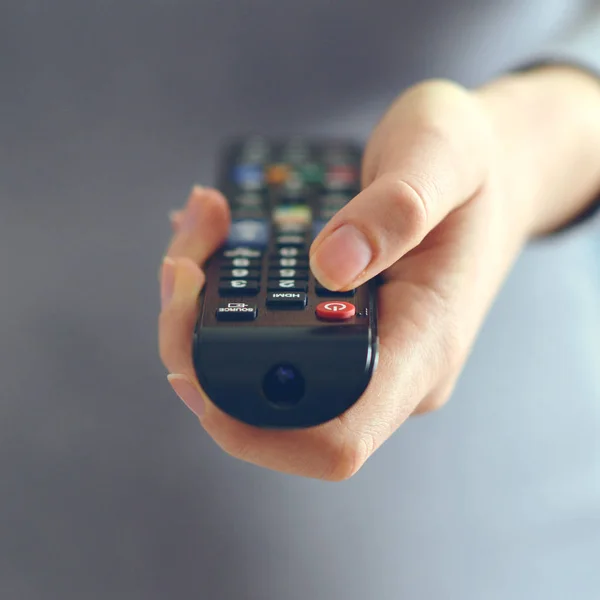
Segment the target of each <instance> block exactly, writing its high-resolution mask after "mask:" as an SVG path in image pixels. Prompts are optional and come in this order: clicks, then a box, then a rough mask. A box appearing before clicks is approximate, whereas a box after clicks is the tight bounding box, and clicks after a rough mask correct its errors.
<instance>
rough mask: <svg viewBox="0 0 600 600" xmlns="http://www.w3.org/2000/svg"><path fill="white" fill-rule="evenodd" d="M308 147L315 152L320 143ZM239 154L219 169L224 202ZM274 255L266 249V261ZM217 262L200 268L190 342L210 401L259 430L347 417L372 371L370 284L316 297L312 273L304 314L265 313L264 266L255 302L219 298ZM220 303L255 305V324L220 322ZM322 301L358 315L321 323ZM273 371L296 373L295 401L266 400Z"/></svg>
mask: <svg viewBox="0 0 600 600" xmlns="http://www.w3.org/2000/svg"><path fill="white" fill-rule="evenodd" d="M311 145H312V146H313V147H314V146H315V145H316V146H317V147H320V146H321V145H322V142H317V143H315V142H312V144H311ZM238 149H239V143H233V144H229V145H228V146H227V148H226V151H225V156H224V159H223V160H222V164H221V168H222V173H221V185H220V187H221V189H222V190H223V191H224V193H225V194H226V197H228V198H229V197H230V196H229V194H232V193H235V190H234V189H232V188H231V183H230V182H229V180H228V173H229V170H230V168H231V166H232V164H233V162H234V160H235V156H236V153H237V152H238ZM271 244H273V241H271ZM273 250H274V246H272V245H270V246H269V248H268V250H267V252H266V254H265V255H266V256H268V255H269V254H270V253H271V252H272V251H273ZM265 260H266V259H265ZM221 263H222V255H221V254H220V253H217V254H216V255H215V256H214V257H212V258H211V259H210V260H209V261H208V263H207V264H206V265H205V271H206V285H205V287H204V289H203V291H202V293H201V295H200V298H199V317H198V323H197V327H196V331H195V334H194V338H193V359H194V366H195V370H196V373H197V376H198V380H199V382H200V384H201V385H202V387H203V389H204V390H205V392H206V393H207V395H208V396H209V398H210V399H211V401H212V402H213V403H214V404H215V405H216V406H217V407H219V408H220V409H221V410H222V411H224V412H225V413H227V414H228V415H230V416H231V417H233V418H235V419H238V420H239V421H242V422H244V423H247V424H249V425H253V426H257V427H263V428H279V429H282V428H285V429H294V428H306V427H312V426H316V425H320V424H322V423H325V422H327V421H330V420H332V419H334V418H336V417H338V416H340V415H341V414H343V413H344V412H345V411H347V410H348V409H349V408H350V407H351V406H352V405H353V404H354V403H355V402H356V401H357V400H358V399H359V398H360V397H361V395H362V394H363V393H364V391H365V390H366V388H367V386H368V385H369V382H370V380H371V377H372V375H373V372H374V370H375V368H376V365H377V358H378V336H377V306H376V283H375V282H374V281H371V282H369V283H367V284H364V285H363V286H361V287H359V288H357V290H356V291H355V294H354V295H353V296H352V297H346V298H340V297H336V296H334V295H332V296H331V297H328V296H317V295H316V294H315V288H314V284H315V282H314V278H313V277H312V274H311V275H310V281H309V292H308V305H307V307H306V308H305V309H304V310H274V309H268V308H267V307H266V306H265V298H266V294H267V290H266V281H267V273H266V271H267V268H266V267H263V269H262V271H263V273H262V279H261V290H260V293H259V294H258V296H254V297H244V296H230V297H228V298H226V299H224V298H221V297H219V293H218V280H219V271H220V268H221ZM224 300H226V301H233V302H236V301H244V302H247V303H251V304H256V305H257V306H258V317H257V318H256V320H254V321H250V322H242V321H241V322H223V321H218V320H217V319H216V316H215V313H216V310H217V308H218V306H219V305H221V304H222V302H223V301H224ZM324 301H331V302H335V301H347V302H352V303H353V304H354V305H355V306H356V315H355V316H354V317H351V318H350V319H348V320H345V321H336V322H332V321H323V320H321V319H319V318H318V317H317V316H316V314H315V308H316V305H317V304H319V303H320V302H324ZM277 366H285V367H289V366H291V367H293V368H294V369H295V372H296V373H297V374H300V378H301V379H302V380H303V388H304V393H303V395H302V397H301V398H300V399H294V401H293V402H285V401H283V402H282V401H281V399H278V400H277V401H273V400H272V398H269V397H267V394H266V393H265V376H266V375H267V374H268V373H269V372H270V371H272V370H273V368H274V367H277Z"/></svg>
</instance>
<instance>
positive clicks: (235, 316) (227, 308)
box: [216, 302, 258, 321]
mask: <svg viewBox="0 0 600 600" xmlns="http://www.w3.org/2000/svg"><path fill="white" fill-rule="evenodd" d="M257 314H258V308H257V306H256V304H246V303H245V302H228V303H226V304H221V305H220V306H219V308H217V313H216V317H217V320H218V321H254V319H256V316H257Z"/></svg>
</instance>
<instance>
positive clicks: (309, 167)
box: [300, 163, 323, 184]
mask: <svg viewBox="0 0 600 600" xmlns="http://www.w3.org/2000/svg"><path fill="white" fill-rule="evenodd" d="M300 173H301V176H302V179H304V181H305V182H306V183H308V184H318V183H321V182H322V181H323V168H322V167H321V166H320V165H318V164H315V163H309V164H306V165H304V166H302V168H301V169H300Z"/></svg>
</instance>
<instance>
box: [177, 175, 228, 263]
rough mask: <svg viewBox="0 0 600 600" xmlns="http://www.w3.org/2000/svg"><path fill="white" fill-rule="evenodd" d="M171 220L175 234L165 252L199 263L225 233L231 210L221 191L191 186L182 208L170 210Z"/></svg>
mask: <svg viewBox="0 0 600 600" xmlns="http://www.w3.org/2000/svg"><path fill="white" fill-rule="evenodd" d="M170 220H171V225H172V228H173V230H174V236H173V238H172V240H171V243H170V244H169V248H168V249H167V252H166V256H168V257H170V258H175V257H187V258H189V259H191V260H192V261H193V262H195V263H196V264H199V265H201V264H203V263H204V261H205V260H206V259H207V258H208V257H209V256H210V255H211V254H212V253H213V252H214V251H215V250H216V249H217V248H218V247H219V246H220V245H221V244H222V243H223V241H224V240H225V238H226V237H227V234H228V231H229V221H230V213H229V208H228V205H227V201H226V200H225V198H224V197H223V195H222V194H221V193H220V192H218V191H217V190H213V189H208V188H201V187H194V189H193V190H192V192H191V193H190V196H189V199H188V202H187V205H186V206H185V208H184V209H183V210H181V211H175V212H174V213H171V215H170Z"/></svg>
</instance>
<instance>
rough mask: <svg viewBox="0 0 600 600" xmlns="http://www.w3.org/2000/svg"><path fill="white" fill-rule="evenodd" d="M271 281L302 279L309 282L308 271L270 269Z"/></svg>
mask: <svg viewBox="0 0 600 600" xmlns="http://www.w3.org/2000/svg"><path fill="white" fill-rule="evenodd" d="M269 279H302V280H303V281H307V280H308V270H306V269H302V270H300V269H270V270H269Z"/></svg>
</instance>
